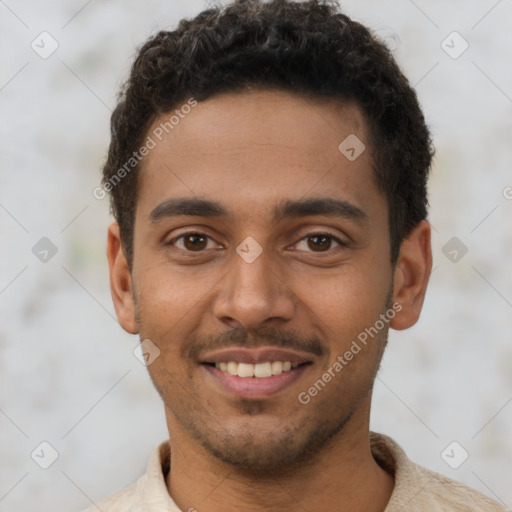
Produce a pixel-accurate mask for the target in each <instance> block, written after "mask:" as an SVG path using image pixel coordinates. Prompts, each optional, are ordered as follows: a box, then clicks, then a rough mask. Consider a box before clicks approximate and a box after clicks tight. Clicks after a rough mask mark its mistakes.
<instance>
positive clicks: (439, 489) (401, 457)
mask: <svg viewBox="0 0 512 512" xmlns="http://www.w3.org/2000/svg"><path fill="white" fill-rule="evenodd" d="M370 442H371V447H372V453H373V456H374V458H375V460H376V461H377V462H378V463H379V465H380V466H381V467H383V468H384V469H385V470H387V471H388V472H390V473H391V474H393V475H394V477H395V488H394V490H393V493H392V495H391V498H390V500H389V503H388V506H387V507H386V510H385V512H399V511H402V512H403V511H404V510H414V511H415V512H423V511H425V512H427V511H428V512H507V511H506V509H505V508H504V507H502V506H501V505H500V504H499V503H497V502H495V501H494V500H491V499H490V498H488V497H487V496H484V495H483V494H481V493H480V492H478V491H476V490H475V489H472V488H470V487H468V486H467V485H464V484H462V483H460V482H457V481H455V480H452V479H451V478H448V477H446V476H444V475H441V474H439V473H435V472H434V471H431V470H429V469H427V468H424V467H422V466H420V465H418V464H415V463H414V462H412V461H411V460H409V458H408V457H407V455H406V454H405V452H404V451H403V450H402V448H401V447H400V446H399V445H398V444H397V443H396V442H395V441H393V440H392V439H391V438H389V437H387V436H384V435H382V434H376V433H373V432H372V433H371V434H370Z"/></svg>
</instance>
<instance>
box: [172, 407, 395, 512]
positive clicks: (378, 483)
mask: <svg viewBox="0 0 512 512" xmlns="http://www.w3.org/2000/svg"><path fill="white" fill-rule="evenodd" d="M366 405H367V406H366V407H360V408H358V410H357V411H356V412H355V413H354V415H353V416H352V418H351V419H350V421H349V422H347V424H346V425H345V427H344V428H343V429H342V431H340V432H339V433H338V434H337V435H336V436H335V437H333V438H332V439H331V441H330V443H329V444H328V445H326V446H325V447H324V448H323V449H322V450H321V452H319V453H318V455H317V456H316V457H315V459H314V460H309V461H308V462H307V463H305V464H303V465H301V466H300V467H294V468H286V470H285V468H283V472H282V474H281V475H279V476H277V477H276V475H274V474H273V475H272V477H271V478H269V477H268V476H265V475H258V476H254V475H251V476H249V475H247V474H244V472H241V471H240V470H238V469H237V468H236V467H233V466H231V465H229V464H226V463H225V462H223V461H221V460H219V459H218V458H216V457H214V456H212V455H211V454H210V453H209V452H207V451H206V450H205V449H204V448H203V447H202V446H201V445H199V444H198V443H197V442H196V441H195V440H194V439H191V438H190V436H189V435H188V433H187V432H186V431H185V430H184V429H183V428H182V427H181V424H180V423H179V422H178V421H177V420H176V419H175V418H174V416H173V415H172V413H171V412H170V411H168V410H167V411H166V414H167V423H168V427H169V433H170V444H171V470H170V471H169V473H168V475H167V477H166V484H167V489H168V491H169V494H170V495H171V496H172V498H173V500H174V501H175V502H176V504H177V505H178V506H179V507H180V509H181V510H186V511H191V512H193V511H194V510H197V511H200V512H215V511H218V510H222V511H223V512H235V511H236V512H239V511H240V510H246V511H248V512H268V511H272V510H275V511H277V510H279V512H288V511H290V512H291V511H296V510H297V509H299V510H300V509H304V510H330V509H332V510H338V511H349V510H365V511H368V512H382V511H384V509H385V508H386V505H387V503H388V501H389V498H390V496H391V493H392V491H393V486H394V481H393V477H392V476H391V475H390V474H388V473H386V472H385V471H384V470H383V469H382V468H381V467H380V466H379V465H378V464H377V463H376V461H375V459H374V458H373V456H372V453H371V449H370V440H369V409H370V407H369V405H370V404H369V403H368V404H366Z"/></svg>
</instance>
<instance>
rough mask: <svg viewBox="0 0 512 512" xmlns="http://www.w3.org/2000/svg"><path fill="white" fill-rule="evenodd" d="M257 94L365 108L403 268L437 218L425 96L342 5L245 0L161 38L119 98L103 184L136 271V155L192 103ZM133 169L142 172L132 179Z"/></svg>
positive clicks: (146, 50)
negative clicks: (410, 249)
mask: <svg viewBox="0 0 512 512" xmlns="http://www.w3.org/2000/svg"><path fill="white" fill-rule="evenodd" d="M254 87H261V88H268V89H279V90H282V91H288V92H291V93H297V94H301V95H305V96H307V97H314V98H336V99H339V100H340V101H351V102H355V103H356V104H357V105H358V106H359V108H360V109H361V110H362V112H363V113H364V115H365V117H366V119H367V120H368V124H369V127H370V140H369V142H370V154H371V155H372V161H373V167H374V171H375V173H376V177H377V183H378V185H379V187H380V188H381V190H382V191H383V193H384V194H385V195H386V198H387V203H388V206H389V208H388V211H389V229H390V243H391V261H392V263H393V264H394V263H395V262H396V260H397V257H398V253H399V250H400V245H401V243H402V241H403V240H404V239H405V238H406V237H407V236H408V234H409V233H410V232H411V230H412V229H413V228H414V227H415V226H416V225H417V224H418V223H419V222H420V221H421V220H423V219H425V218H426V216H427V206H428V200H427V178H428V173H429V170H430V167H431V163H432V157H433V155H434V149H433V145H432V141H431V136H430V132H429V130H428V128H427V126H426V123H425V119H424V116H423V113H422V111H421V108H420V106H419V103H418V99H417V96H416V93H415V91H414V90H413V88H412V87H411V86H410V84H409V82H408V81H407V79H406V78H405V76H404V75H403V73H402V72H401V71H400V69H399V67H398V65H397V63H396V62H395V59H394V58H393V56H392V54H391V52H390V50H389V49H388V48H387V47H386V46H385V44H384V43H382V42H381V41H379V39H378V38H376V36H374V35H373V34H372V33H371V31H370V30H369V29H367V28H366V27H364V26H363V25H362V24H360V23H358V22H356V21H353V20H351V19H350V18H349V17H348V16H346V15H344V14H342V13H341V12H340V9H339V6H338V5H337V3H335V2H334V3H333V2H323V1H321V0H309V1H306V2H296V1H291V0H270V1H267V2H264V1H261V0H235V1H233V2H232V3H230V4H228V5H224V6H216V7H212V8H209V9H207V10H205V11H203V12H201V13H200V14H199V15H197V16H196V17H195V18H193V19H191V20H182V21H181V22H180V23H179V25H178V27H177V28H176V30H173V31H160V32H158V33H157V34H156V35H154V36H153V37H151V38H150V39H149V40H148V41H147V42H146V43H145V44H144V45H143V46H142V47H141V48H140V50H139V52H138V55H137V57H136V59H135V61H134V63H133V65H132V68H131V74H130V76H129V78H128V80H127V81H126V83H125V84H124V86H123V88H122V91H121V92H120V94H119V98H118V104H117V107H116V108H115V110H114V112H113V114H112V118H111V143H110V147H109V151H108V157H107V161H106V163H105V165H104V167H103V181H102V185H103V188H104V190H107V191H109V192H110V194H111V210H112V213H113V215H114V217H115V219H116V221H117V222H118V224H119V226H120V232H121V240H122V245H123V249H124V252H125V255H126V258H127V261H128V263H129V265H130V267H131V266H132V260H133V229H134V221H135V205H136V201H137V183H138V181H137V173H136V172H134V171H136V169H137V168H138V167H139V165H140V164H139V163H138V160H135V161H134V160H133V156H134V155H135V154H136V150H137V149H138V148H140V146H141V144H142V143H143V141H144V138H145V137H146V135H147V132H148V130H149V128H150V126H151V125H152V124H153V122H154V121H155V120H156V119H157V118H158V117H159V116H161V115H162V114H167V113H169V112H171V111H172V110H173V109H175V108H176V107H178V106H179V105H181V104H183V103H186V102H187V100H190V98H192V97H193V98H194V99H195V100H196V101H202V100H206V99H208V98H211V97H212V96H214V95H216V94H219V93H226V92H238V91H242V90H246V89H248V88H254ZM130 159H132V160H130ZM139 159H140V157H139ZM128 161H131V163H132V167H133V170H132V172H127V171H126V170H127V166H126V162H128ZM122 169H124V170H125V172H122V173H121V171H122ZM128 170H131V169H128ZM121 174H122V179H120V177H121Z"/></svg>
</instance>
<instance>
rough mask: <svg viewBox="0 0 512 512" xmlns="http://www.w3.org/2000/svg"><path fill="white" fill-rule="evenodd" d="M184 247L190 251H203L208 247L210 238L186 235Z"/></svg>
mask: <svg viewBox="0 0 512 512" xmlns="http://www.w3.org/2000/svg"><path fill="white" fill-rule="evenodd" d="M183 245H184V247H185V248H186V249H187V250H189V251H201V250H202V249H204V248H205V247H206V246H207V245H208V237H207V236H204V235H199V234H190V235H185V236H184V237H183Z"/></svg>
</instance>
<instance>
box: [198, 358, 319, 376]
mask: <svg viewBox="0 0 512 512" xmlns="http://www.w3.org/2000/svg"><path fill="white" fill-rule="evenodd" d="M204 364H206V365H208V366H211V367H213V368H216V369H217V370H220V371H221V372H224V373H226V374H228V375H232V376H238V377H242V378H254V379H265V378H268V377H273V376H274V375H280V374H282V373H287V372H290V371H292V370H294V369H295V368H297V367H299V366H305V365H309V364H312V363H311V362H309V361H308V362H304V363H292V362H291V361H266V362H261V363H256V364H251V363H238V362H236V361H222V362H218V363H213V362H212V363H204Z"/></svg>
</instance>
